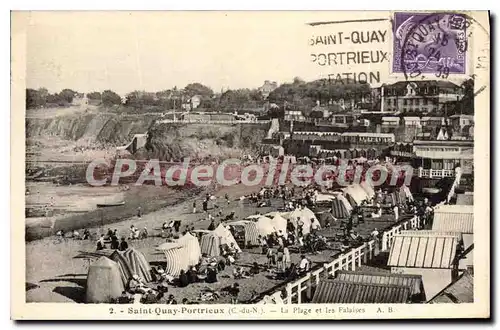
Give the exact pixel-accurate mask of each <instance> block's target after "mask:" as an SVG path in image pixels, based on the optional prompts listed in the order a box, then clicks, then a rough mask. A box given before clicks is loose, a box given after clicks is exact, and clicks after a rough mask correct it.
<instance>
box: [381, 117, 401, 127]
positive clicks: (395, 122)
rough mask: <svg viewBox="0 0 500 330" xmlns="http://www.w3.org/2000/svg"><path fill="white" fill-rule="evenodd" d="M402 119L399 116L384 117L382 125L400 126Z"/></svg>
mask: <svg viewBox="0 0 500 330" xmlns="http://www.w3.org/2000/svg"><path fill="white" fill-rule="evenodd" d="M399 122H400V119H399V117H387V116H384V117H382V126H385V127H397V126H399Z"/></svg>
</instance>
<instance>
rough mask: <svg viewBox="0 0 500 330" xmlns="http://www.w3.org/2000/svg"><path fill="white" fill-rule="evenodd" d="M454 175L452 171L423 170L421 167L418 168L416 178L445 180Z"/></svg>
mask: <svg viewBox="0 0 500 330" xmlns="http://www.w3.org/2000/svg"><path fill="white" fill-rule="evenodd" d="M454 175H455V171H454V170H444V169H443V170H431V169H423V168H421V167H419V168H418V177H419V178H445V177H452V176H454Z"/></svg>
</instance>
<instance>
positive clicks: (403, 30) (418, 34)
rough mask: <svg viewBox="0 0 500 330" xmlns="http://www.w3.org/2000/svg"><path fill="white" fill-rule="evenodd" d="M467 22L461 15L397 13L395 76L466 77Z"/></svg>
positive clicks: (394, 55)
mask: <svg viewBox="0 0 500 330" xmlns="http://www.w3.org/2000/svg"><path fill="white" fill-rule="evenodd" d="M467 27H468V21H467V19H466V18H465V16H464V15H463V14H460V13H435V14H433V13H412V12H396V13H395V14H394V31H393V32H394V39H393V42H394V45H393V64H392V65H393V67H392V70H393V72H395V73H407V74H408V75H409V76H417V75H419V74H422V73H433V74H438V75H439V76H442V77H443V78H447V77H448V76H449V75H450V74H451V75H453V74H465V73H466V69H467V68H466V66H467V45H468V40H467V38H468V37H467Z"/></svg>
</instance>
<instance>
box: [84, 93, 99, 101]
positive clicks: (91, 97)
mask: <svg viewBox="0 0 500 330" xmlns="http://www.w3.org/2000/svg"><path fill="white" fill-rule="evenodd" d="M87 98H88V99H89V100H100V99H101V93H99V92H92V93H88V94H87Z"/></svg>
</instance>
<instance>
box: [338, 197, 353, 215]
mask: <svg viewBox="0 0 500 330" xmlns="http://www.w3.org/2000/svg"><path fill="white" fill-rule="evenodd" d="M336 197H337V199H338V200H339V201H341V202H342V204H344V207H345V209H346V210H347V212H349V213H351V211H352V205H351V203H349V201H348V200H347V198H346V197H345V196H344V195H342V194H337V196H336Z"/></svg>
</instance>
